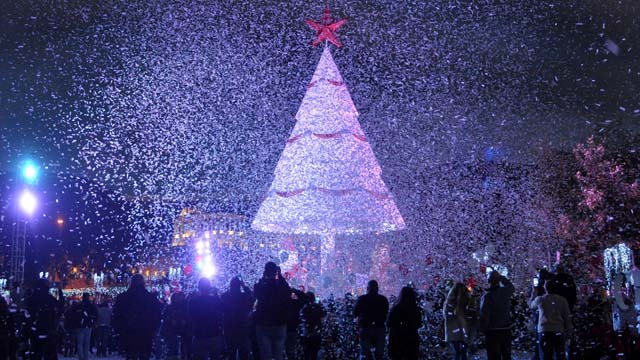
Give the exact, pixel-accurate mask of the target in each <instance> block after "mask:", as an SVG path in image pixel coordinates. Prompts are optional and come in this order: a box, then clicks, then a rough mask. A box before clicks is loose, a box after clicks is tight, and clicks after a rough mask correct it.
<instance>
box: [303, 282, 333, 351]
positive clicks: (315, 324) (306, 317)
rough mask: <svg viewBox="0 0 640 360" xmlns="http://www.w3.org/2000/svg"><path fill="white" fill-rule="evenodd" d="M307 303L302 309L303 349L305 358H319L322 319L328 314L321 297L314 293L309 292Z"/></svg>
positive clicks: (306, 296)
mask: <svg viewBox="0 0 640 360" xmlns="http://www.w3.org/2000/svg"><path fill="white" fill-rule="evenodd" d="M305 298H306V304H305V305H304V307H303V308H302V310H300V318H301V320H302V351H303V353H304V359H305V360H317V359H318V352H319V351H320V345H321V343H322V333H321V330H322V319H323V318H324V317H325V316H327V312H326V311H325V309H324V307H323V306H322V304H320V298H319V297H316V296H315V294H314V293H312V292H310V291H309V292H307V294H306V295H305Z"/></svg>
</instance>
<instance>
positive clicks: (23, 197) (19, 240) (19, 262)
mask: <svg viewBox="0 0 640 360" xmlns="http://www.w3.org/2000/svg"><path fill="white" fill-rule="evenodd" d="M38 173H39V168H38V166H36V165H35V164H34V163H33V162H31V161H26V162H24V163H22V164H21V166H20V178H21V180H22V183H23V184H24V185H25V187H24V188H23V189H22V190H21V191H20V193H19V195H18V196H17V198H16V200H17V201H16V204H15V206H16V212H15V213H16V217H17V221H16V222H15V223H14V226H13V232H12V234H11V254H10V272H11V277H10V278H11V279H12V280H11V281H12V282H13V283H17V284H20V285H21V284H22V283H23V282H24V267H25V263H26V259H25V244H26V238H27V226H28V224H29V219H30V218H31V216H32V215H33V213H34V212H35V210H36V209H37V208H38V198H37V197H36V195H35V194H34V193H33V192H32V191H31V190H30V189H29V187H30V186H31V185H34V184H35V183H36V182H37V181H38V175H39V174H38Z"/></svg>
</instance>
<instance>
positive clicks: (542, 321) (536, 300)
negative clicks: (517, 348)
mask: <svg viewBox="0 0 640 360" xmlns="http://www.w3.org/2000/svg"><path fill="white" fill-rule="evenodd" d="M553 282H554V281H547V282H545V283H544V290H545V292H546V294H544V295H541V296H535V294H534V295H532V297H531V301H530V306H531V309H535V310H538V334H539V336H540V341H539V343H540V358H541V360H553V359H556V360H563V359H564V358H565V346H564V344H565V339H566V338H567V337H568V336H569V335H571V331H572V330H573V325H572V324H571V311H569V303H568V302H567V300H566V299H565V298H564V297H562V296H560V295H557V294H554V290H553V289H554V288H555V286H554V285H555V284H553Z"/></svg>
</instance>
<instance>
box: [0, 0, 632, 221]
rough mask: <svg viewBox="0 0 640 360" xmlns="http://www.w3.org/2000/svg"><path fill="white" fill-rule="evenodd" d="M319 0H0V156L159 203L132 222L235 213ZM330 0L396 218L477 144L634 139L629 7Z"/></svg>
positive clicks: (572, 1)
mask: <svg viewBox="0 0 640 360" xmlns="http://www.w3.org/2000/svg"><path fill="white" fill-rule="evenodd" d="M322 3H323V2H307V1H286V2H282V1H271V0H267V1H224V0H223V1H188V0H176V1H153V2H148V1H141V2H121V1H99V2H98V1H96V2H91V1H80V0H78V1H64V2H63V1H51V2H42V1H20V0H18V1H13V2H8V3H6V4H3V8H2V12H1V13H0V150H1V151H0V169H1V170H4V171H5V172H6V173H8V174H11V173H12V172H13V171H14V169H15V166H16V163H17V162H18V161H19V160H20V159H22V158H24V157H33V158H36V159H39V160H40V161H42V162H43V163H46V164H52V165H55V166H52V167H51V168H50V169H51V170H49V171H51V172H56V173H57V172H63V173H71V174H74V175H76V176H79V177H82V178H85V179H87V180H89V181H91V182H92V183H96V184H100V186H104V187H105V188H106V189H108V190H109V191H112V192H114V193H117V194H123V195H127V196H133V197H134V198H135V197H140V196H147V197H152V198H154V199H156V200H162V201H158V205H157V207H155V208H154V209H152V210H149V208H148V207H146V208H144V209H143V207H142V206H141V207H140V209H139V210H137V211H134V212H133V213H132V214H131V216H132V217H133V218H134V219H138V218H140V217H145V216H147V217H151V218H154V219H162V218H165V219H166V218H171V216H172V214H174V212H175V208H179V207H180V206H182V205H187V204H193V205H197V206H199V207H202V208H205V209H208V210H212V211H232V212H241V213H246V214H249V215H252V214H253V213H255V211H256V210H257V207H258V206H259V199H260V198H261V196H262V194H264V192H265V191H266V189H267V188H268V186H269V184H270V183H271V179H272V174H273V169H274V168H275V164H276V162H277V161H278V157H279V154H280V153H281V151H282V149H283V147H284V144H285V142H286V140H287V138H288V135H289V133H290V131H291V129H292V128H293V125H294V123H295V119H294V115H295V113H296V111H297V109H298V107H299V105H300V102H301V100H302V97H303V96H304V92H305V89H306V84H307V82H308V81H309V79H310V78H311V75H312V73H313V70H314V68H315V66H316V64H317V61H318V59H319V57H320V53H321V50H320V49H318V48H313V47H311V46H310V45H309V42H310V41H311V40H312V39H313V35H314V34H313V31H312V30H311V29H309V28H308V27H307V26H306V25H305V24H304V19H305V18H314V19H318V18H319V17H320V14H321V11H322V7H323V6H322ZM330 4H331V7H332V9H333V11H334V12H333V14H334V16H335V17H336V18H339V17H346V18H347V19H348V23H347V24H346V25H345V26H344V27H343V28H341V29H340V31H339V36H340V38H341V40H342V42H343V43H344V45H345V46H344V47H343V48H340V49H332V52H333V55H334V58H335V60H336V63H337V65H338V67H339V69H340V71H341V73H342V75H343V77H344V79H345V81H346V82H347V84H348V86H349V90H350V92H351V96H352V98H353V100H354V102H355V105H356V107H357V108H358V110H359V113H360V118H359V120H360V122H361V124H362V128H363V130H364V131H365V133H366V134H367V136H368V138H369V139H370V142H371V144H372V147H373V149H374V152H375V153H376V155H377V157H378V160H379V162H380V165H381V167H382V169H383V174H384V179H385V181H386V182H387V184H388V185H389V187H390V188H391V189H392V191H393V192H394V194H395V196H396V198H397V199H398V200H397V201H398V203H399V207H400V208H401V212H404V213H409V214H411V213H413V210H411V209H414V208H416V207H418V206H419V204H420V201H422V200H421V199H419V198H418V197H416V196H415V194H417V193H419V192H424V191H425V187H424V185H423V184H421V183H420V182H419V181H416V179H415V175H416V174H418V173H423V172H424V169H425V168H434V169H435V168H437V167H438V166H439V164H449V163H460V162H477V161H480V160H481V159H482V158H483V157H484V154H485V153H486V150H487V149H488V148H490V147H494V148H498V149H501V151H502V152H503V153H504V154H506V155H505V156H506V157H507V158H508V159H507V160H508V161H511V162H515V163H525V164H529V163H534V162H535V161H536V158H535V156H534V155H535V154H536V153H537V150H539V149H541V148H551V149H556V150H563V151H568V150H570V149H571V148H572V147H573V146H574V144H575V143H576V142H579V141H583V140H584V139H586V137H587V136H589V135H591V134H598V135H600V136H603V137H604V138H606V139H607V141H608V142H609V144H611V146H616V145H617V144H624V146H625V147H628V148H627V149H626V150H628V151H631V150H634V149H635V147H636V146H637V145H638V144H637V133H638V130H639V128H640V127H639V125H638V120H640V61H639V60H640V53H639V52H640V31H639V30H640V24H639V23H638V22H639V21H640V20H638V19H639V18H640V10H639V9H638V7H639V6H640V5H638V4H637V1H634V0H627V1H612V0H604V1H603V0H561V1H547V0H541V1H495V0H484V1H464V0H459V1H447V0H436V1H416V0H414V1H331V2H330ZM629 139H631V140H629ZM167 204H172V205H167ZM408 216H409V218H410V219H409V221H408V223H409V225H411V224H410V223H411V218H412V217H413V218H418V217H420V216H418V215H415V214H414V215H408ZM159 222H161V221H159ZM165 224H166V222H165ZM158 227H160V228H163V229H166V225H158Z"/></svg>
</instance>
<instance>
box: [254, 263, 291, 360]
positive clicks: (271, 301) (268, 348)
mask: <svg viewBox="0 0 640 360" xmlns="http://www.w3.org/2000/svg"><path fill="white" fill-rule="evenodd" d="M253 292H254V294H255V296H256V300H257V303H256V311H255V313H254V322H255V325H256V338H257V341H258V347H259V348H260V360H271V359H276V360H282V358H283V356H284V343H285V338H286V336H287V307H288V305H289V297H290V294H291V291H290V288H289V284H287V281H286V280H285V279H284V277H282V274H281V273H280V268H279V267H278V266H277V265H276V264H275V263H273V262H268V263H266V264H265V266H264V273H263V276H262V279H260V281H258V283H257V284H255V286H254V288H253Z"/></svg>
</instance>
